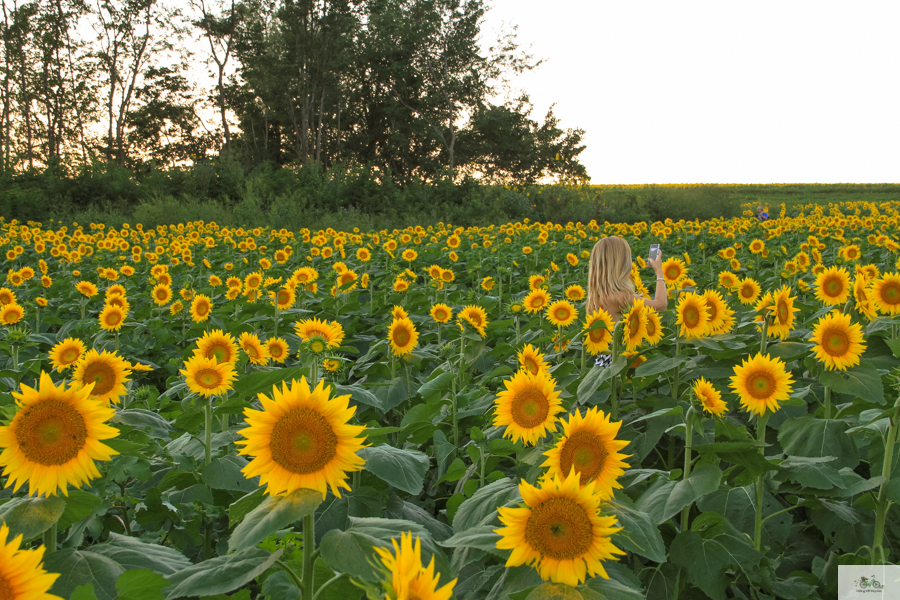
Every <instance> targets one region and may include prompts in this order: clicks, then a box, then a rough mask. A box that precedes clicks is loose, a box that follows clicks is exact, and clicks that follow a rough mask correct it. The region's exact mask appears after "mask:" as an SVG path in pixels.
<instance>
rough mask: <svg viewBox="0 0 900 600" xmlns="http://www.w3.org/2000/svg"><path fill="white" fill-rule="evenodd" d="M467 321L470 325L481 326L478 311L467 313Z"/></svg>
mask: <svg viewBox="0 0 900 600" xmlns="http://www.w3.org/2000/svg"><path fill="white" fill-rule="evenodd" d="M469 322H470V323H471V324H472V325H474V326H475V327H480V326H481V315H479V314H478V313H475V312H473V313H469Z"/></svg>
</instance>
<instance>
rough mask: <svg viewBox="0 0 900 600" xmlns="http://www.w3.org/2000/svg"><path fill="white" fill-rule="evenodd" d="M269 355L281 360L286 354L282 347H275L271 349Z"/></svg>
mask: <svg viewBox="0 0 900 600" xmlns="http://www.w3.org/2000/svg"><path fill="white" fill-rule="evenodd" d="M269 354H271V355H272V357H273V358H281V356H282V355H283V354H284V350H283V349H282V347H281V346H278V345H275V346H272V347H271V348H269Z"/></svg>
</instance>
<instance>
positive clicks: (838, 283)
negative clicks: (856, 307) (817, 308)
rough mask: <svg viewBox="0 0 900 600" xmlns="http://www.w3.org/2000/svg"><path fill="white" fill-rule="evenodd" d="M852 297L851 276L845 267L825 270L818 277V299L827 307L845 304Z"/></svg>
mask: <svg viewBox="0 0 900 600" xmlns="http://www.w3.org/2000/svg"><path fill="white" fill-rule="evenodd" d="M849 296H850V274H849V273H848V272H847V269H844V268H843V267H831V268H829V269H825V270H824V271H822V272H821V273H819V275H818V276H817V277H816V298H817V299H818V300H819V301H820V302H822V303H823V304H824V305H825V306H834V305H835V304H843V303H844V302H846V301H847V298H848V297H849Z"/></svg>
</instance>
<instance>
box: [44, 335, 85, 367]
mask: <svg viewBox="0 0 900 600" xmlns="http://www.w3.org/2000/svg"><path fill="white" fill-rule="evenodd" d="M82 356H84V342H82V341H81V340H79V339H78V338H66V339H64V340H63V341H61V342H59V343H57V344H56V345H55V346H53V348H51V349H50V364H51V365H53V368H54V369H56V370H57V371H65V370H66V369H68V368H69V367H71V366H72V365H74V364H75V363H77V362H78V361H79V360H81V357H82Z"/></svg>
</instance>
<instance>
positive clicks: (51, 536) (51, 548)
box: [44, 523, 56, 556]
mask: <svg viewBox="0 0 900 600" xmlns="http://www.w3.org/2000/svg"><path fill="white" fill-rule="evenodd" d="M44 548H45V550H44V556H46V555H48V554H51V553H53V552H56V523H54V524H53V525H51V526H50V529H48V530H47V531H45V532H44Z"/></svg>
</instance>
